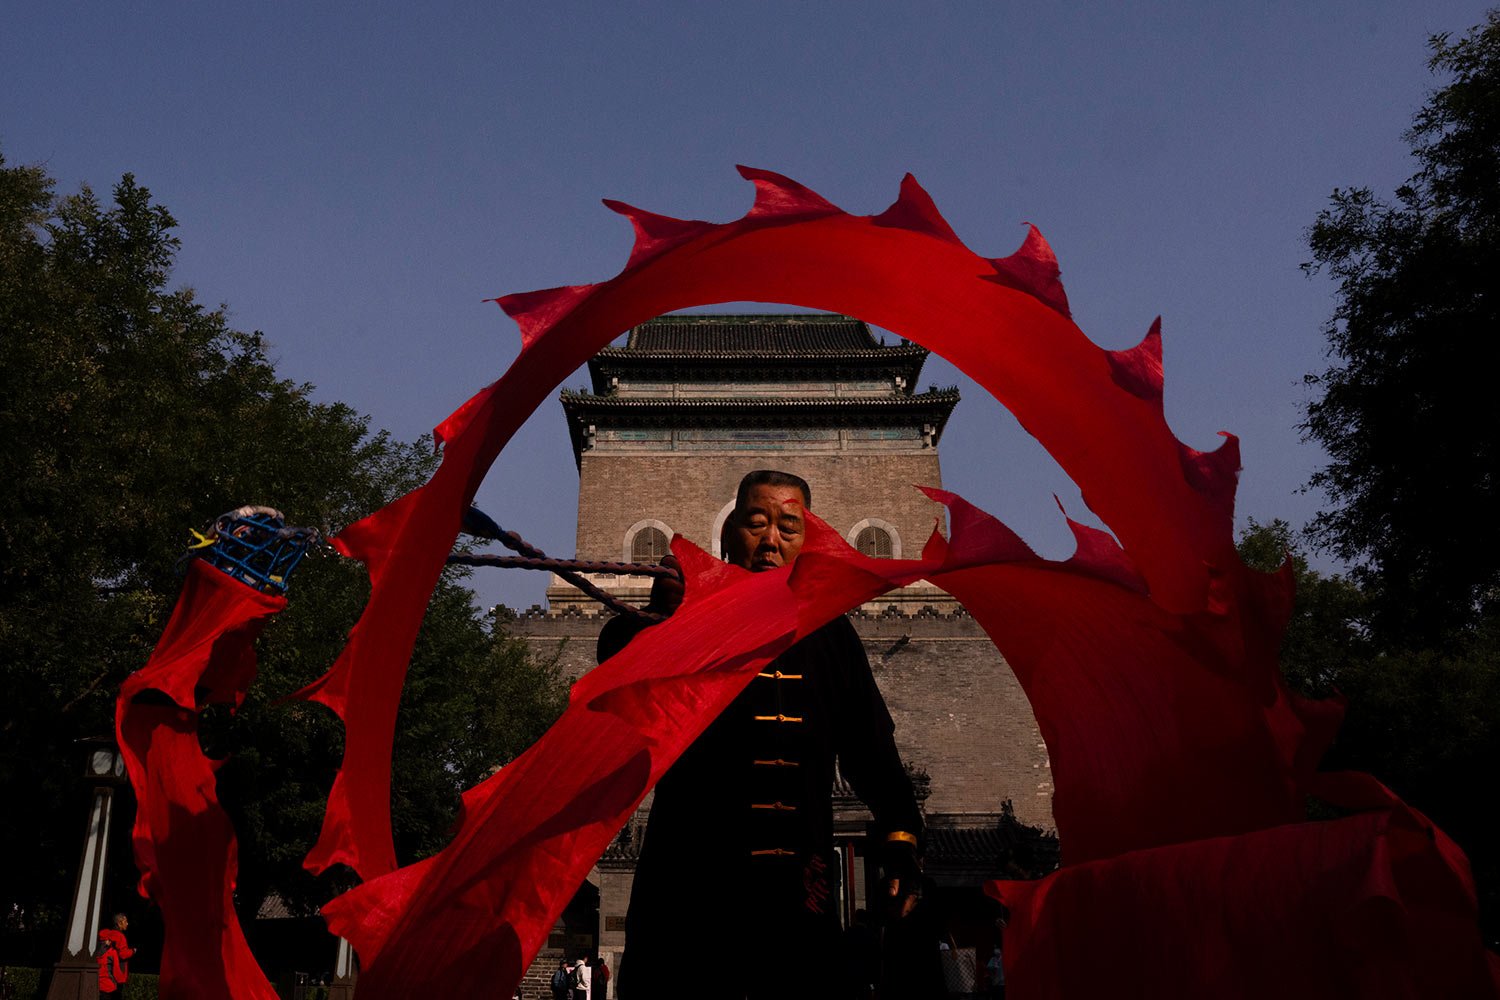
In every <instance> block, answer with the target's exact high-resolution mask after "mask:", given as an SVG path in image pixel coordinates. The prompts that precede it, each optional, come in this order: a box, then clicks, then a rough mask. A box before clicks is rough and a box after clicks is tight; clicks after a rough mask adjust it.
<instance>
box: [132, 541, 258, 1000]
mask: <svg viewBox="0 0 1500 1000" xmlns="http://www.w3.org/2000/svg"><path fill="white" fill-rule="evenodd" d="M285 606H286V601H285V600H284V599H283V598H280V597H271V596H269V595H267V594H262V593H260V592H259V591H256V590H253V589H251V588H250V587H247V586H246V585H244V584H243V583H240V582H238V581H236V580H233V579H231V578H230V577H228V576H226V575H225V574H223V573H221V572H219V571H218V570H216V569H214V568H212V567H211V566H209V565H207V564H206V563H203V562H201V561H195V562H193V563H191V564H190V565H189V566H188V572H187V581H186V583H185V584H184V586H183V590H182V594H181V596H180V597H179V598H178V601H177V606H176V607H175V608H174V609H173V612H172V618H171V620H170V621H169V622H168V623H167V628H166V631H165V632H164V633H163V634H162V638H161V641H160V642H159V643H158V644H157V646H156V649H155V651H154V652H153V653H152V655H151V659H150V660H149V661H148V662H147V664H146V666H145V667H143V668H142V669H140V670H139V671H137V672H136V673H134V674H132V675H130V677H128V678H127V679H126V681H125V684H124V686H123V687H122V688H121V691H120V697H119V700H118V702H117V703H116V708H115V736H116V739H117V740H118V741H119V744H120V749H121V751H122V752H123V755H124V757H125V766H126V770H127V773H128V774H129V776H130V784H131V787H132V788H133V789H134V791H135V796H136V814H135V827H134V829H133V831H132V834H131V837H132V841H133V843H134V846H135V860H136V867H137V868H139V869H140V872H141V886H140V887H141V894H142V895H143V896H146V897H148V898H149V899H151V901H152V902H154V903H155V904H156V905H157V906H158V907H160V908H161V915H162V924H163V927H164V928H165V937H164V939H163V942H162V955H161V993H162V996H164V997H233V998H236V1000H239V998H250V1000H276V992H275V991H274V990H273V989H271V984H270V983H269V982H267V981H266V977H265V975H264V974H263V973H262V972H261V970H260V966H259V965H257V964H256V961H255V958H254V956H253V955H251V954H250V946H249V945H248V944H247V943H246V941H245V935H244V932H243V931H242V930H241V929H240V924H239V919H238V917H236V916H235V912H234V881H235V872H236V865H237V855H236V848H235V838H234V829H233V827H232V826H231V825H230V822H229V817H228V815H227V814H226V813H225V812H224V809H223V807H222V806H220V805H219V799H218V794H217V792H216V788H215V784H216V778H215V772H216V771H217V769H218V765H217V763H216V762H215V761H212V760H210V759H209V758H207V757H205V756H204V754H203V751H202V749H201V748H200V746H199V744H198V709H199V708H200V707H201V706H202V705H206V704H210V703H219V704H229V705H233V706H236V707H237V706H238V705H239V704H240V703H241V702H242V701H243V700H244V696H245V692H246V690H247V689H248V688H249V685H250V683H251V681H252V680H253V679H254V677H255V649H254V642H255V637H256V636H257V635H259V634H260V630H261V628H262V627H263V626H264V625H265V623H266V621H267V619H269V617H270V616H271V615H273V614H275V613H276V612H278V611H280V610H281V609H282V608H283V607H285Z"/></svg>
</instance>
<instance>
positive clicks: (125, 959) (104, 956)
mask: <svg viewBox="0 0 1500 1000" xmlns="http://www.w3.org/2000/svg"><path fill="white" fill-rule="evenodd" d="M129 926H130V920H129V919H128V918H127V917H126V916H125V914H123V913H116V914H115V919H114V927H112V928H111V927H101V928H100V929H99V949H100V950H99V992H100V993H118V992H119V991H120V987H122V986H124V985H125V980H126V979H127V978H129V976H130V956H132V955H134V954H135V950H134V949H133V948H131V947H130V945H129V944H128V943H126V941H125V929H126V928H127V927H129Z"/></svg>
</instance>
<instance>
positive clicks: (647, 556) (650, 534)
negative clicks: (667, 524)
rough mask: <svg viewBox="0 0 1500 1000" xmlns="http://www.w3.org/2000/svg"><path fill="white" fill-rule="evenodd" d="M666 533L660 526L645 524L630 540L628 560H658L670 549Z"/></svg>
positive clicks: (643, 561) (648, 561) (646, 561)
mask: <svg viewBox="0 0 1500 1000" xmlns="http://www.w3.org/2000/svg"><path fill="white" fill-rule="evenodd" d="M667 541H668V539H667V533H666V532H665V531H662V530H661V529H660V528H657V527H653V526H652V525H649V524H648V525H646V527H644V528H642V529H641V530H640V531H637V532H636V533H635V537H634V538H632V539H631V540H630V561H631V562H642V563H654V562H660V561H661V559H662V557H663V556H665V555H667V553H669V552H671V551H672V550H671V549H670V548H668V547H667Z"/></svg>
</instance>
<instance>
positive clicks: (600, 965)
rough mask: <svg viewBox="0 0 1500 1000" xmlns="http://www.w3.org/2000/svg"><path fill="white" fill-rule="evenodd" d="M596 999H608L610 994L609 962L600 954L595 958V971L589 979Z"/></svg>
mask: <svg viewBox="0 0 1500 1000" xmlns="http://www.w3.org/2000/svg"><path fill="white" fill-rule="evenodd" d="M589 985H590V988H592V989H593V991H594V998H595V1000H606V998H607V997H608V996H609V963H608V962H606V961H605V960H604V956H603V955H600V956H599V957H598V958H595V959H594V972H593V975H592V977H591V979H590V981H589Z"/></svg>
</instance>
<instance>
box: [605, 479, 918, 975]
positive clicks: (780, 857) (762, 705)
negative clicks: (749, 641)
mask: <svg viewBox="0 0 1500 1000" xmlns="http://www.w3.org/2000/svg"><path fill="white" fill-rule="evenodd" d="M811 503H812V494H811V490H810V488H809V487H808V485H807V483H806V481H804V480H803V479H801V478H800V477H797V476H794V475H791V474H789V473H784V472H774V471H770V470H761V471H757V472H752V473H750V474H749V475H747V476H745V478H744V479H743V480H742V481H741V482H740V486H739V490H738V492H737V494H736V497H735V509H734V512H733V513H732V514H731V515H730V518H729V520H728V521H727V522H726V524H725V528H724V534H723V536H722V541H723V542H724V548H725V553H726V556H727V557H728V559H729V561H730V562H732V563H734V564H735V565H737V566H740V567H741V568H743V569H748V570H751V571H752V572H757V573H760V572H774V571H780V570H785V569H788V568H789V567H791V566H792V565H793V564H794V563H795V562H796V560H797V556H798V554H799V553H800V552H801V550H802V543H803V537H804V530H805V527H806V524H805V519H804V516H803V515H804V513H805V512H806V510H807V509H808V508H809V507H810V506H811ZM669 558H670V557H669ZM663 562H666V560H663ZM681 601H682V585H681V583H680V581H667V582H658V585H657V586H656V587H654V588H653V590H652V597H651V604H650V605H649V607H650V608H651V610H653V611H657V612H660V613H662V614H667V615H670V614H671V613H672V612H673V611H675V610H676V608H677V606H678V605H679V604H680V603H681ZM646 627H647V626H646V625H645V624H644V623H643V622H642V621H641V620H640V619H637V618H633V617H627V616H620V617H617V618H614V619H613V620H611V621H610V622H609V623H608V624H607V625H606V626H605V627H604V630H603V632H602V633H601V634H600V636H599V649H598V655H599V660H600V662H603V661H604V660H605V659H608V658H609V657H610V656H613V655H614V654H615V653H617V652H619V651H620V650H621V649H623V648H624V647H625V646H626V645H627V644H628V643H629V642H630V640H631V639H633V638H634V637H635V636H636V635H637V634H639V632H640V631H641V630H642V629H643V628H646ZM893 733H894V726H893V725H892V723H891V717H890V713H889V712H887V711H886V707H885V702H884V701H883V700H882V699H881V696H880V691H879V689H877V688H876V686H875V680H874V678H873V676H872V675H871V673H870V665H869V662H868V661H867V660H866V658H865V653H864V647H863V646H862V645H861V644H860V641H859V637H858V635H856V634H855V632H854V628H853V626H851V625H850V624H849V622H848V620H847V619H845V618H842V617H840V618H837V619H835V620H834V621H832V622H830V623H829V624H827V625H825V626H824V627H823V628H821V629H819V630H818V631H816V632H814V633H813V634H811V635H809V636H807V637H806V638H805V639H803V640H802V641H801V642H799V643H797V644H796V645H795V646H793V647H792V648H791V649H789V650H787V651H786V652H785V653H783V654H782V655H781V656H780V657H778V658H777V659H776V660H775V661H773V662H772V663H770V664H768V665H767V666H766V668H765V669H764V670H763V671H762V672H761V673H760V674H759V676H757V677H756V678H754V679H753V680H752V681H751V682H750V684H749V686H748V687H746V688H745V690H744V691H743V692H742V693H741V694H740V695H739V697H738V698H736V699H735V700H734V702H733V703H732V704H731V705H730V706H729V707H728V708H727V709H725V711H724V712H723V713H722V714H721V715H720V716H719V717H718V718H717V719H715V720H714V721H713V723H712V724H710V726H709V727H708V729H707V730H706V731H705V732H704V733H703V734H702V736H700V737H699V738H698V740H697V741H696V742H694V743H693V745H692V746H691V747H689V748H688V750H687V751H686V752H685V753H684V754H683V755H682V757H681V758H680V759H679V760H678V761H677V763H676V764H675V765H673V767H672V768H671V770H669V771H668V772H667V774H666V775H665V776H664V777H663V778H662V780H661V782H660V783H659V784H658V785H657V787H656V798H655V801H654V802H653V804H652V807H651V817H650V820H649V822H648V824H647V826H646V836H645V840H644V843H643V847H642V851H641V857H640V861H639V863H638V865H637V867H636V876H635V884H634V888H633V889H632V892H631V898H630V907H629V910H628V913H627V915H626V918H625V947H626V951H625V955H624V957H623V958H622V960H621V964H620V969H619V980H618V983H619V985H618V987H617V989H618V992H619V995H620V997H621V998H622V1000H670V998H672V997H678V996H713V997H716V998H725V1000H729V998H752V1000H755V998H762V997H776V998H778V1000H787V998H791V997H801V996H814V995H817V996H822V997H826V996H832V995H836V994H837V993H838V991H839V990H840V988H841V986H842V984H840V983H839V982H838V978H839V976H838V972H837V967H838V963H837V962H836V961H831V959H832V958H833V957H834V956H836V955H837V954H838V945H839V940H838V925H839V919H838V912H837V906H838V898H839V893H838V877H839V875H838V864H837V861H836V858H835V856H834V854H833V802H832V789H833V772H834V760H835V758H837V760H838V763H839V768H840V771H841V773H842V774H843V776H844V778H845V779H846V780H847V781H848V782H849V784H850V785H851V786H852V787H853V788H854V790H855V792H856V793H858V795H859V796H860V798H861V799H863V800H864V801H865V803H866V805H868V806H869V807H870V809H871V811H872V812H873V813H874V814H875V821H876V825H877V827H878V828H879V831H880V839H881V842H882V844H883V845H885V846H884V847H883V848H882V850H883V851H884V852H885V853H887V854H888V855H889V857H888V858H887V859H886V860H887V863H888V864H889V865H893V866H894V867H893V868H892V870H891V874H893V875H899V876H901V877H903V878H908V879H909V878H911V877H914V876H915V873H916V860H915V859H916V850H917V844H918V837H919V834H920V832H921V817H920V814H919V813H918V811H917V805H916V798H915V796H914V795H913V794H912V787H911V781H910V779H909V778H908V777H907V774H906V770H905V768H904V767H902V765H901V759H900V756H899V755H898V754H897V752H896V744H895V740H894V738H893ZM725 952H732V953H734V954H737V955H739V956H740V959H739V960H738V961H735V962H733V963H724V964H721V965H719V966H717V967H716V968H715V981H714V982H713V983H712V984H704V983H702V982H701V981H694V980H695V979H697V978H698V977H685V976H684V975H683V971H682V961H681V960H682V956H683V955H692V954H723V953H725Z"/></svg>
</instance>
